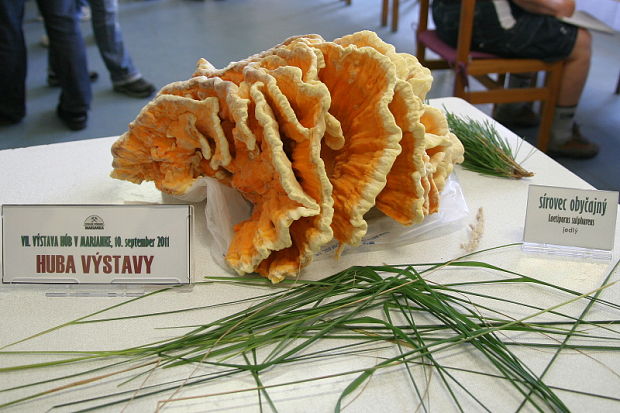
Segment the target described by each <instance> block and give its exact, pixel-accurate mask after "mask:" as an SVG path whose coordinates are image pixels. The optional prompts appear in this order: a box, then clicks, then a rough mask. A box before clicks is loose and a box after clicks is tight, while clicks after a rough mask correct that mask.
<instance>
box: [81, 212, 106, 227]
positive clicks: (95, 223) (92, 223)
mask: <svg viewBox="0 0 620 413" xmlns="http://www.w3.org/2000/svg"><path fill="white" fill-rule="evenodd" d="M103 227H104V224H103V219H102V218H101V217H100V216H99V215H91V216H89V217H88V218H86V220H85V221H84V229H103Z"/></svg>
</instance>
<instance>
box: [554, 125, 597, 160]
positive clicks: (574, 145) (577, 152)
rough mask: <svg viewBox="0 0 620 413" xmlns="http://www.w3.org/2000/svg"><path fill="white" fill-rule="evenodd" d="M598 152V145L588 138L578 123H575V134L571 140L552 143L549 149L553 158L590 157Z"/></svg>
mask: <svg viewBox="0 0 620 413" xmlns="http://www.w3.org/2000/svg"><path fill="white" fill-rule="evenodd" d="M597 154H598V145H597V144H595V143H594V142H590V141H589V140H587V139H586V138H585V137H584V136H583V135H582V134H581V131H580V130H579V126H578V125H577V124H574V125H573V136H572V137H571V138H570V140H569V141H567V142H565V143H563V144H561V145H554V144H553V143H551V144H550V145H549V149H548V150H547V155H549V156H551V157H552V158H572V159H590V158H594V157H595V156H596V155H597Z"/></svg>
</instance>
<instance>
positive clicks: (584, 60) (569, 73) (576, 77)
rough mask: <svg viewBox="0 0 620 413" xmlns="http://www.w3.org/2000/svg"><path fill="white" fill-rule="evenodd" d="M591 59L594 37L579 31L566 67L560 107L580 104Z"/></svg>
mask: <svg viewBox="0 0 620 413" xmlns="http://www.w3.org/2000/svg"><path fill="white" fill-rule="evenodd" d="M591 57H592V35H591V34H590V32H588V31H587V30H585V29H579V31H578V32H577V40H576V41H575V47H574V48H573V50H572V52H571V54H570V56H568V58H567V59H566V63H565V65H564V73H563V76H562V87H561V88H560V96H559V97H558V106H576V105H577V104H578V103H579V99H580V98H581V93H582V92H583V88H584V86H585V84H586V79H587V78H588V72H589V70H590V59H591Z"/></svg>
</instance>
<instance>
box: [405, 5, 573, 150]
mask: <svg viewBox="0 0 620 413" xmlns="http://www.w3.org/2000/svg"><path fill="white" fill-rule="evenodd" d="M429 3H430V1H429V0H420V15H419V25H418V27H417V29H416V43H417V58H418V60H419V61H420V63H422V64H423V65H424V66H426V67H428V68H429V69H431V70H433V69H451V70H453V71H454V72H455V79H454V96H457V97H460V98H463V99H465V100H466V101H468V102H470V103H472V104H481V103H495V104H497V103H508V102H532V101H540V102H541V109H542V110H541V118H540V126H539V130H538V141H537V146H538V148H539V149H540V150H541V151H543V152H544V151H546V150H547V147H548V145H549V135H550V132H551V125H552V123H553V115H554V112H555V105H556V102H557V99H558V94H559V90H560V82H561V79H562V70H563V67H564V62H563V61H559V62H553V63H548V62H544V61H542V60H538V59H509V58H503V57H499V56H495V55H492V54H488V53H482V52H476V51H472V50H471V40H472V24H473V20H474V8H475V6H476V0H461V16H460V22H459V25H460V26H459V34H458V44H457V47H456V49H455V48H453V47H451V46H449V45H448V44H446V43H445V42H443V41H442V40H441V39H439V37H438V36H437V33H436V32H435V31H434V30H428V9H429ZM427 49H430V50H432V51H433V52H435V53H436V54H438V55H439V56H440V59H437V60H429V59H427V58H426V51H427ZM533 72H544V73H545V79H544V84H543V85H542V86H540V87H536V86H535V85H534V86H533V87H528V88H520V89H509V88H506V87H505V86H504V83H505V75H506V74H507V73H533ZM472 77H473V78H475V79H476V80H478V81H479V82H480V83H481V84H482V85H483V86H484V87H485V88H486V89H484V90H481V91H478V90H472V89H471V87H470V83H469V80H470V78H472Z"/></svg>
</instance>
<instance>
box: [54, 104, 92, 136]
mask: <svg viewBox="0 0 620 413" xmlns="http://www.w3.org/2000/svg"><path fill="white" fill-rule="evenodd" d="M56 114H57V115H58V117H59V118H60V120H61V121H62V123H64V124H65V125H66V126H67V127H68V128H69V129H71V130H82V129H84V128H86V124H87V122H88V113H87V112H69V111H67V110H64V109H62V108H61V107H60V105H59V106H58V107H57V108H56Z"/></svg>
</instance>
